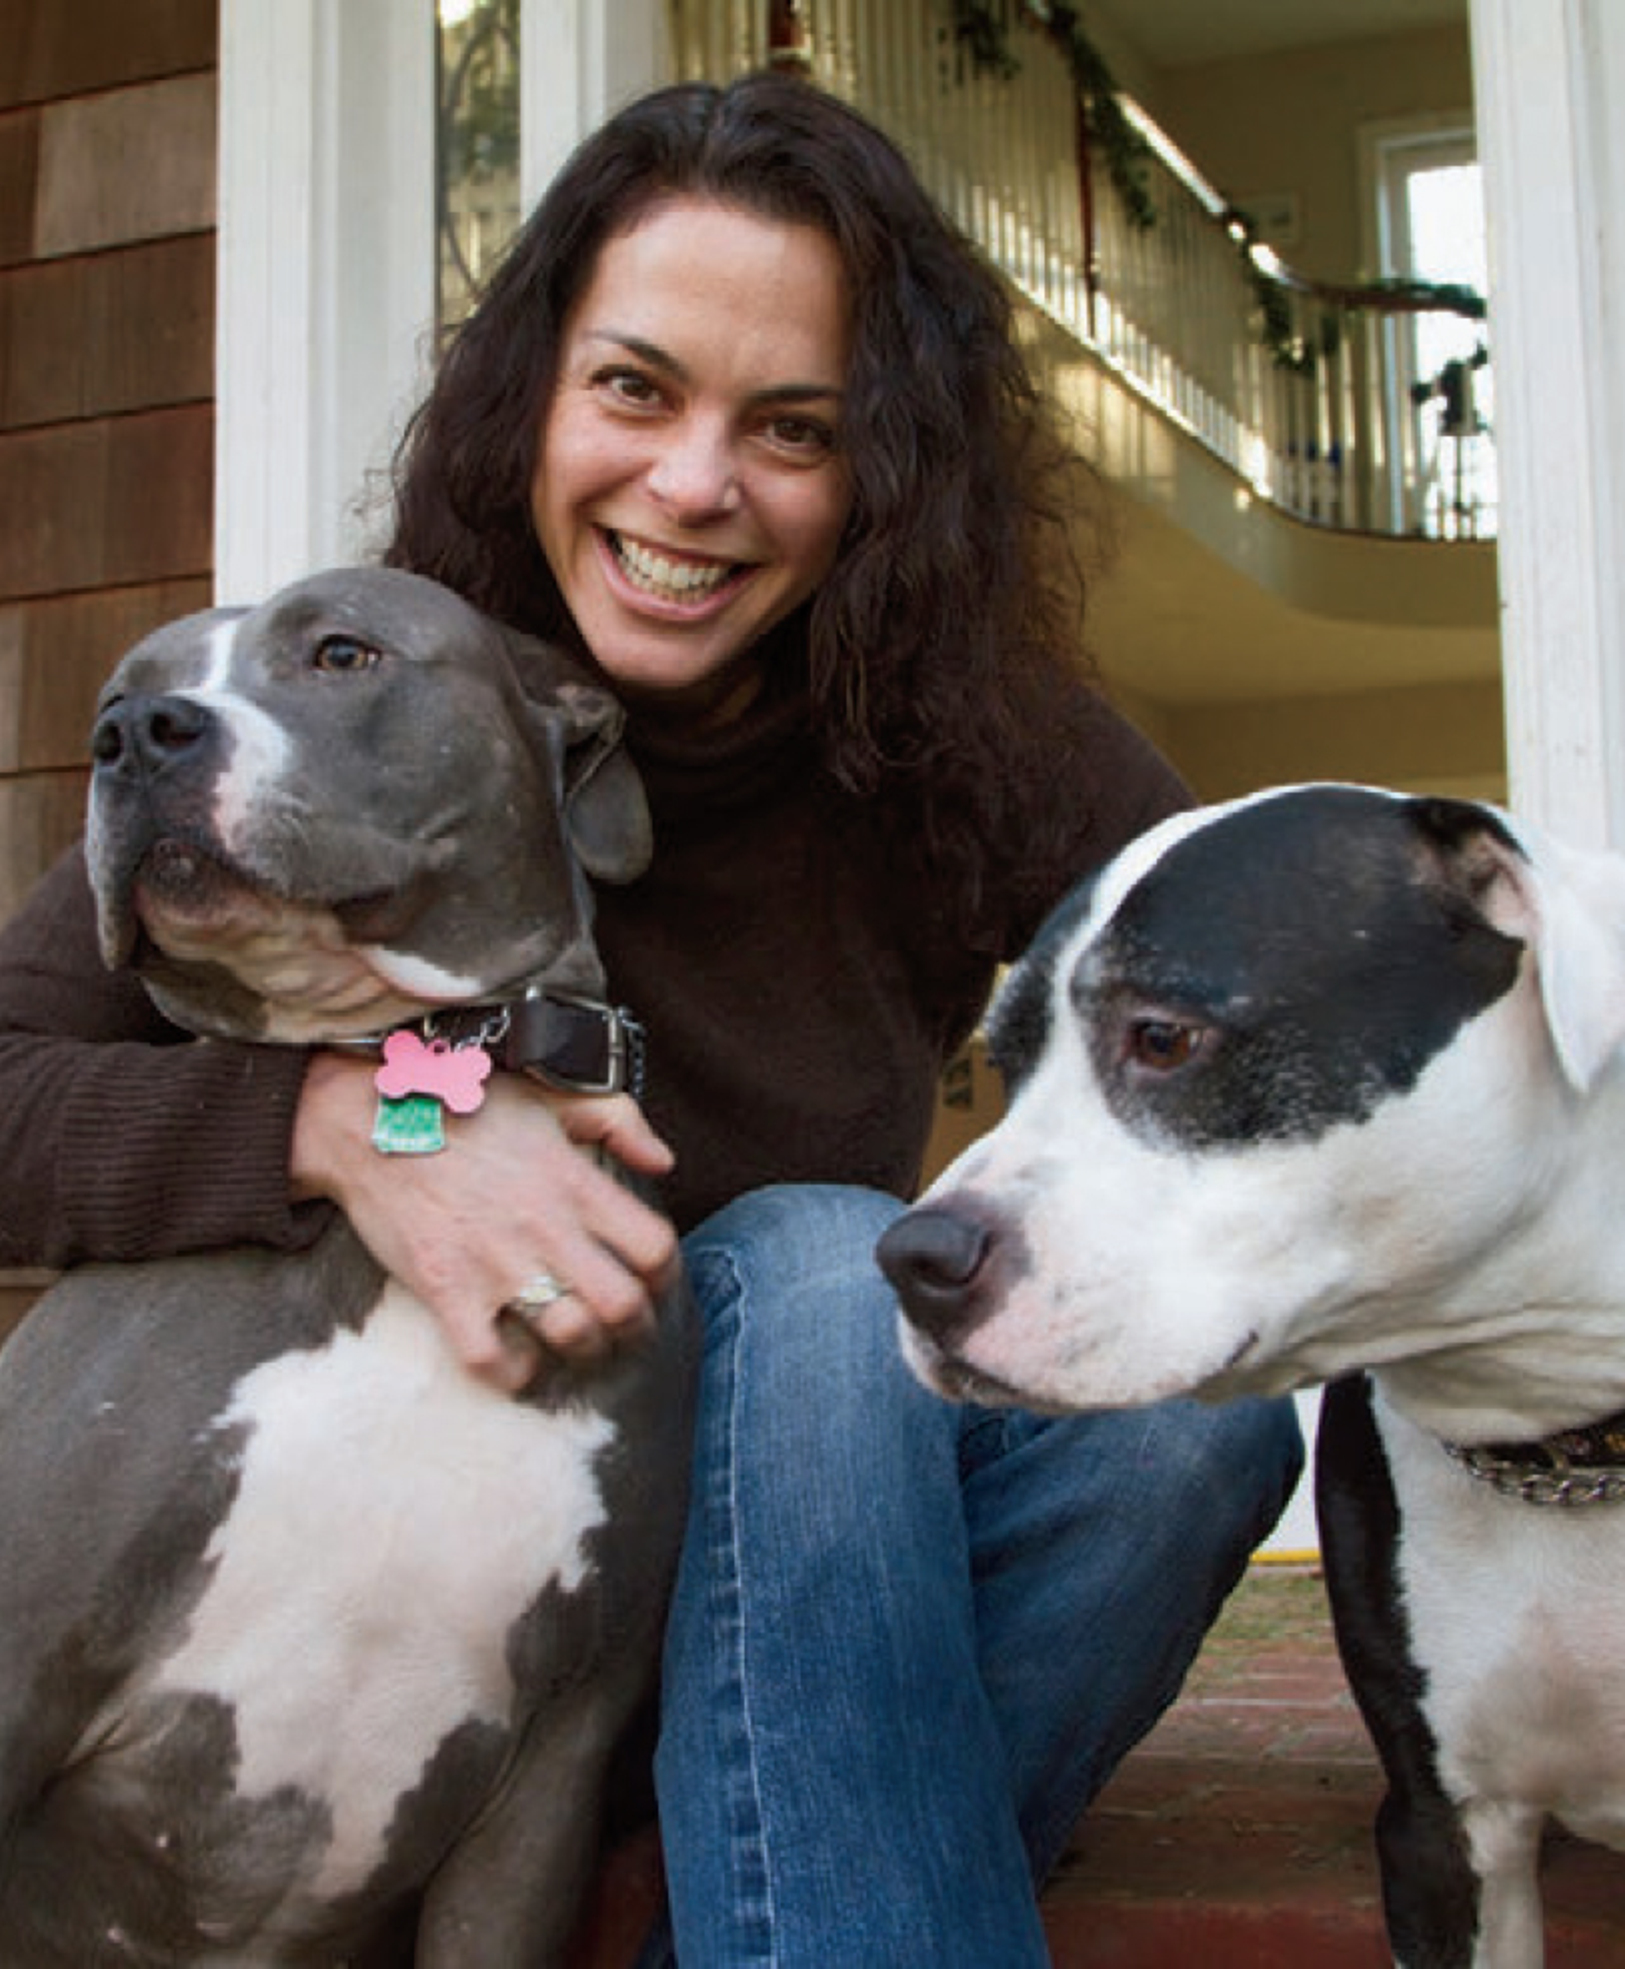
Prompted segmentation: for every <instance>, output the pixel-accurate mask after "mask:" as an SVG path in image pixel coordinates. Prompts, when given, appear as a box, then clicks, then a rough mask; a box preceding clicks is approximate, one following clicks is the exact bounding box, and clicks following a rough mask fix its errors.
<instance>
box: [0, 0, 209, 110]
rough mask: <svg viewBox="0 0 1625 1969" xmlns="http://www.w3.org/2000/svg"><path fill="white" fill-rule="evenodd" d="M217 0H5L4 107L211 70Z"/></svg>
mask: <svg viewBox="0 0 1625 1969" xmlns="http://www.w3.org/2000/svg"><path fill="white" fill-rule="evenodd" d="M218 45H219V43H218V26H217V10H216V0H0V103H30V102H44V101H47V100H53V99H60V98H62V97H65V96H83V95H90V94H92V93H94V92H96V91H98V90H102V89H114V88H119V87H121V86H122V85H124V84H126V83H130V82H141V81H148V80H150V79H152V78H153V77H156V76H164V75H181V74H184V73H186V72H188V71H191V70H212V69H213V67H214V65H215V51H216V48H217V47H218Z"/></svg>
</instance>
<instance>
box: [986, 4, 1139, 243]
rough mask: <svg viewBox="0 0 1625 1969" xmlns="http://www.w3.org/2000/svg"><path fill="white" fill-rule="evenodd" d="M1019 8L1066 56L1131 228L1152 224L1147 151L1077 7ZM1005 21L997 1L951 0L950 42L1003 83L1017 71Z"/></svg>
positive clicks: (1091, 136)
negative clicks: (952, 40)
mask: <svg viewBox="0 0 1625 1969" xmlns="http://www.w3.org/2000/svg"><path fill="white" fill-rule="evenodd" d="M1018 4H1019V8H1020V11H1021V13H1023V14H1024V15H1025V16H1026V17H1027V19H1028V20H1029V21H1030V22H1031V23H1032V24H1033V25H1034V26H1035V27H1038V28H1040V29H1042V30H1043V33H1044V35H1045V37H1046V39H1048V40H1050V41H1052V42H1053V43H1054V44H1055V46H1056V47H1057V48H1058V49H1059V50H1060V52H1061V54H1062V55H1063V56H1064V57H1065V59H1066V64H1067V66H1068V68H1070V69H1071V71H1072V83H1073V87H1074V88H1075V89H1076V90H1077V92H1078V100H1079V102H1080V103H1081V104H1082V105H1083V114H1084V121H1085V124H1086V126H1087V128H1088V131H1089V141H1090V142H1091V144H1093V145H1094V146H1095V148H1096V150H1097V151H1098V152H1099V154H1100V156H1101V159H1102V161H1103V162H1104V163H1105V166H1106V172H1107V175H1108V176H1109V177H1110V179H1111V181H1112V184H1113V186H1114V188H1115V189H1116V192H1117V195H1118V197H1119V198H1120V199H1121V200H1122V201H1123V210H1124V211H1125V212H1126V213H1127V214H1128V217H1129V219H1130V221H1131V222H1132V223H1133V224H1134V225H1137V226H1143V227H1147V228H1149V227H1151V226H1154V225H1155V224H1156V223H1157V208H1156V206H1155V204H1154V203H1153V202H1152V198H1151V193H1150V191H1149V190H1148V188H1147V186H1146V182H1145V167H1146V163H1147V161H1148V159H1149V158H1150V155H1151V147H1150V145H1149V144H1147V142H1146V140H1145V139H1144V137H1142V136H1141V135H1140V133H1139V131H1138V130H1136V129H1135V127H1134V125H1133V124H1132V123H1131V122H1130V121H1129V120H1128V118H1127V117H1126V116H1125V115H1124V114H1123V103H1122V91H1121V90H1120V89H1119V88H1118V86H1117V83H1116V80H1115V78H1114V77H1113V75H1112V72H1111V70H1110V68H1108V67H1107V65H1106V62H1105V59H1104V58H1103V56H1102V55H1101V53H1100V50H1099V49H1098V48H1097V47H1096V46H1095V44H1094V43H1093V42H1092V41H1091V40H1090V39H1089V36H1088V35H1087V34H1086V33H1085V32H1084V27H1083V22H1082V20H1081V18H1080V17H1079V14H1078V10H1077V8H1076V7H1074V6H1072V5H1070V4H1069V0H1047V3H1046V0H1018ZM1008 17H1009V9H1008V6H1007V5H1004V4H1001V0H954V38H955V40H956V41H958V43H959V45H960V46H961V47H962V48H963V49H964V50H965V52H966V54H967V55H968V56H969V57H970V61H971V66H972V67H973V68H974V69H975V70H976V71H977V73H978V74H984V75H985V74H991V75H996V76H998V77H999V79H1000V80H1001V81H1005V82H1008V81H1009V80H1010V78H1011V77H1012V76H1013V75H1016V74H1018V73H1019V72H1020V69H1021V64H1020V62H1018V61H1017V60H1016V58H1015V56H1014V55H1013V54H1012V53H1011V52H1010V33H1009V25H1008Z"/></svg>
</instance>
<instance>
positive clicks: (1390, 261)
mask: <svg viewBox="0 0 1625 1969" xmlns="http://www.w3.org/2000/svg"><path fill="white" fill-rule="evenodd" d="M1367 161H1368V176H1369V178H1370V181H1371V188H1372V195H1373V208H1374V210H1373V218H1374V230H1375V247H1376V251H1375V258H1376V262H1377V265H1378V268H1379V272H1380V274H1381V276H1382V277H1383V278H1385V279H1394V280H1407V281H1422V282H1426V283H1428V284H1429V285H1436V286H1440V287H1461V288H1465V289H1470V290H1471V291H1472V292H1473V293H1474V294H1476V295H1478V296H1480V297H1481V298H1482V297H1484V296H1485V295H1486V294H1487V293H1488V288H1489V266H1488V256H1487V252H1486V246H1485V230H1484V201H1483V186H1482V181H1481V175H1480V172H1479V166H1478V158H1477V153H1476V146H1475V139H1474V135H1473V131H1472V128H1471V126H1470V125H1467V124H1453V125H1447V126H1440V125H1431V126H1427V127H1415V126H1411V127H1407V128H1393V127H1388V128H1384V129H1382V130H1378V131H1374V132H1372V133H1370V135H1369V138H1368V150H1367ZM1389 333H1390V335H1391V336H1392V337H1393V338H1394V346H1393V348H1392V349H1391V352H1390V353H1391V356H1392V373H1393V375H1394V376H1395V378H1396V384H1395V398H1394V401H1393V402H1392V403H1390V405H1389V406H1388V415H1389V423H1390V433H1389V452H1390V456H1391V458H1392V459H1393V461H1394V472H1395V485H1394V493H1395V496H1396V498H1397V499H1398V500H1399V501H1400V503H1401V505H1402V508H1403V510H1404V512H1405V514H1406V517H1407V520H1408V523H1409V526H1410V529H1411V530H1412V531H1414V532H1417V533H1424V534H1428V535H1430V536H1432V537H1434V538H1438V539H1468V538H1474V537H1477V536H1479V535H1487V534H1492V533H1493V532H1494V531H1495V504H1496V481H1495V452H1494V446H1493V444H1492V442H1491V438H1490V430H1491V412H1492V409H1493V403H1494V385H1493V377H1492V374H1491V370H1490V366H1489V344H1488V341H1487V339H1486V336H1485V329H1484V324H1483V322H1482V321H1474V320H1471V319H1469V318H1467V317H1465V316H1461V315H1454V314H1450V313H1447V312H1443V311H1438V310H1433V311H1427V312H1422V313H1418V314H1414V315H1409V316H1401V317H1399V318H1398V320H1397V321H1396V323H1395V324H1394V326H1393V327H1391V328H1390V330H1389Z"/></svg>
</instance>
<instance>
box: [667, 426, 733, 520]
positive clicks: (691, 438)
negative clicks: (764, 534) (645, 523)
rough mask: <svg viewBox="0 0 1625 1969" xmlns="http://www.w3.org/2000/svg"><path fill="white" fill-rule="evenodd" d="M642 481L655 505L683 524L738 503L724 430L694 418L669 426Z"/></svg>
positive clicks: (723, 510) (728, 443)
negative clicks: (662, 442)
mask: <svg viewBox="0 0 1625 1969" xmlns="http://www.w3.org/2000/svg"><path fill="white" fill-rule="evenodd" d="M648 484H649V490H650V492H651V493H652V494H653V496H654V497H655V498H656V499H658V500H659V501H660V503H661V505H663V506H664V507H665V508H666V510H667V511H668V512H669V513H671V514H672V515H673V517H674V518H677V519H681V520H683V521H684V522H685V523H687V524H689V525H692V524H693V523H694V522H695V521H696V520H702V519H710V518H712V517H714V516H716V515H717V514H721V513H727V512H731V511H732V510H733V508H734V507H735V506H737V505H738V503H739V481H738V477H737V473H736V468H735V460H734V455H733V447H732V445H731V443H730V442H729V440H728V436H727V434H726V433H725V432H724V431H722V430H720V429H718V428H717V427H716V426H715V425H713V424H710V423H708V422H704V421H702V420H699V419H692V420H688V421H686V422H684V423H682V424H680V425H678V426H676V427H674V428H673V429H672V430H670V431H669V432H668V433H667V434H666V439H665V442H664V444H663V445H662V446H661V449H660V453H659V456H658V457H657V458H656V459H655V461H654V464H653V465H652V466H651V468H650V471H649V477H648Z"/></svg>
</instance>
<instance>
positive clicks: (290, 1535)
mask: <svg viewBox="0 0 1625 1969" xmlns="http://www.w3.org/2000/svg"><path fill="white" fill-rule="evenodd" d="M222 1421H223V1424H224V1425H225V1426H231V1425H233V1424H246V1425H247V1426H248V1428H249V1430H250V1435H249V1439H248V1444H247V1449H246V1453H245V1457H244V1463H243V1469H242V1481H241V1487H240V1489H239V1492H238V1494H237V1497H236V1500H235V1502H234V1503H233V1505H232V1508H231V1511H230V1513H229V1514H228V1516H227V1517H226V1519H225V1521H224V1522H223V1523H222V1524H221V1526H220V1527H219V1529H218V1531H217V1532H216V1534H215V1536H214V1539H213V1541H212V1544H211V1546H210V1549H209V1552H208V1555H207V1557H208V1561H209V1562H210V1563H211V1564H212V1565H213V1566H214V1568H215V1570H214V1575H213V1578H212V1579H211V1581H210V1584H209V1586H208V1588H207V1590H206V1592H205V1594H204V1597H203V1599H202V1601H201V1602H200V1604H199V1605H198V1607H197V1609H196V1611H195V1613H194V1616H193V1619H192V1621H191V1624H190V1626H189V1628H188V1630H187V1632H186V1635H185V1637H184V1638H183V1640H182V1641H181V1644H180V1646H179V1648H178V1649H177V1651H176V1652H175V1653H174V1654H172V1655H171V1656H169V1657H168V1658H167V1659H166V1660H165V1661H163V1662H161V1663H160V1664H158V1666H157V1671H156V1679H155V1682H154V1684H153V1687H154V1692H155V1693H157V1694H160V1695H161V1694H163V1693H165V1692H167V1691H179V1692H191V1693H202V1694H208V1695H214V1696H217V1697H219V1698H220V1699H221V1700H222V1701H223V1702H226V1703H229V1704H231V1705H232V1706H233V1708H234V1709H235V1712H236V1725H237V1733H238V1748H239V1752H240V1758H241V1762H240V1765H239V1769H238V1772H237V1791H238V1794H239V1796H242V1797H261V1796H264V1795H265V1794H267V1793H269V1792H271V1791H273V1790H275V1789H276V1788H277V1787H278V1786H282V1785H293V1786H296V1787H298V1788H299V1789H300V1790H301V1791H305V1792H308V1793H310V1794H311V1795H313V1796H315V1797H318V1798H322V1799H325V1800H327V1801H328V1802H329V1804H330V1806H331V1808H332V1813H333V1833H332V1841H331V1845H330V1846H329V1849H328V1851H327V1854H326V1856H325V1860H324V1863H323V1866H322V1869H321V1873H320V1877H319V1880H318V1881H317V1882H316V1883H315V1885H316V1888H317V1891H319V1892H323V1893H337V1892H343V1891H345V1890H346V1889H347V1888H350V1887H353V1886H357V1885H359V1884H360V1883H361V1881H362V1880H364V1879H365V1878H366V1876H367V1874H368V1872H369V1871H370V1869H371V1867H372V1866H373V1864H374V1863H375V1861H376V1859H377V1858H378V1855H379V1852H380V1850H381V1846H382V1840H383V1835H384V1833H385V1830H386V1828H387V1826H388V1824H389V1821H390V1818H391V1815H392V1813H393V1811H394V1807H395V1804H396V1801H397V1799H398V1798H399V1797H400V1795H401V1793H402V1792H404V1791H406V1790H407V1789H409V1788H410V1787H411V1786H412V1785H413V1784H414V1783H415V1782H416V1781H417V1780H418V1779H419V1777H420V1776H421V1774H422V1767H423V1761H424V1758H425V1756H426V1754H427V1753H428V1752H430V1751H432V1750H433V1749H434V1747H435V1746H436V1745H437V1744H438V1743H439V1741H440V1739H441V1738H442V1737H443V1736H444V1735H445V1733H446V1732H447V1731H449V1730H451V1729H453V1728H455V1727H456V1726H457V1725H458V1724H459V1723H461V1722H463V1721H464V1720H465V1719H468V1718H470V1717H477V1718H482V1719H490V1720H492V1721H495V1722H499V1723H500V1722H505V1721H506V1720H507V1718H508V1713H509V1707H510V1703H511V1700H512V1695H513V1685H512V1680H511V1677H510V1675H509V1671H508V1665H507V1661H506V1659H505V1653H504V1644H505V1642H506V1639H507V1636H508V1631H509V1629H510V1627H511V1626H512V1624H513V1622H514V1621H515V1620H517V1619H518V1618H519V1616H520V1615H521V1614H522V1613H523V1612H524V1610H525V1609H526V1607H527V1606H528V1605H529V1604H530V1603H531V1601H532V1600H533V1599H534V1598H535V1597H536V1595H537V1594H538V1593H539V1592H540V1591H541V1590H542V1588H543V1587H544V1586H545V1585H547V1584H549V1583H551V1582H556V1583H557V1584H558V1585H559V1586H561V1587H563V1588H564V1589H566V1590H568V1589H570V1588H573V1587H576V1586H578V1585H579V1584H580V1583H581V1581H582V1580H583V1578H584V1577H585V1575H586V1573H587V1570H588V1562H587V1556H586V1553H585V1549H584V1540H585V1538H586V1536H587V1534H588V1533H590V1532H591V1531H592V1530H593V1529H594V1528H595V1527H596V1526H598V1525H600V1524H602V1523H603V1521H604V1515H605V1513H604V1504H603V1498H602V1496H601V1494H600V1491H599V1487H598V1483H597V1480H596V1477H595V1475H594V1459H595V1457H596V1455H597V1453H598V1452H599V1451H601V1450H602V1449H603V1448H604V1446H605V1445H606V1444H607V1443H608V1442H609V1441H610V1440H611V1438H612V1437H613V1435H614V1429H613V1426H612V1425H611V1424H610V1423H609V1422H608V1421H607V1420H606V1419H605V1418H604V1417H603V1416H601V1415H598V1414H595V1413H593V1412H590V1411H585V1410H556V1411H552V1412H546V1411H541V1410H537V1409H533V1408H529V1407H526V1406H524V1405H522V1404H519V1403H516V1402H513V1401H510V1400H508V1399H507V1398H506V1397H504V1396H502V1395H499V1394H497V1393H496V1392H495V1391H494V1390H491V1389H488V1388H487V1387H485V1386H484V1384H482V1383H480V1382H477V1381H475V1380H474V1379H473V1378H472V1377H470V1376H469V1375H467V1374H466V1373H464V1372H462V1371H461V1370H460V1369H455V1368H454V1367H451V1366H450V1365H449V1353H448V1349H447V1348H446V1345H445V1342H444V1341H443V1339H442V1338H441V1335H440V1331H439V1328H438V1327H437V1326H436V1324H435V1322H434V1320H433V1319H432V1318H431V1316H430V1315H429V1314H428V1313H427V1312H426V1311H425V1310H424V1309H423V1308H422V1307H421V1306H420V1305H419V1304H418V1303H417V1302H416V1301H415V1300H414V1299H412V1298H411V1297H410V1296H409V1295H408V1294H406V1293H405V1292H403V1291H402V1290H401V1289H400V1288H399V1287H398V1286H395V1285H391V1286H390V1287H389V1288H388V1289H387V1290H386V1293H385V1295H384V1298H383V1300H382V1302H381V1303H380V1305H379V1307H378V1308H377V1310H376V1311H375V1312H374V1313H373V1314H372V1316H371V1317H370V1319H369V1320H368V1322H367V1325H366V1327H365V1329H364V1330H363V1331H362V1332H360V1333H352V1332H348V1331H346V1332H341V1333H340V1334H338V1335H337V1336H336V1337H335V1338H334V1339H333V1341H332V1342H331V1343H330V1344H329V1345H328V1346H327V1347H325V1348H324V1349H323V1350H322V1351H321V1352H320V1353H319V1354H317V1355H314V1356H313V1355H310V1354H297V1355H290V1356H285V1357H283V1358H281V1359H279V1360H275V1361H272V1362H269V1363H268V1364H267V1365H265V1366H264V1367H261V1368H259V1369H257V1370H256V1371H255V1372H254V1373H252V1374H250V1375H248V1376H247V1377H246V1378H245V1379H244V1380H243V1381H242V1382H241V1383H240V1384H239V1386H238V1388H237V1390H236V1395H235V1399H234V1401H233V1404H232V1406H231V1408H230V1410H229V1411H228V1412H227V1413H226V1415H225V1416H224V1417H223V1418H222Z"/></svg>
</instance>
